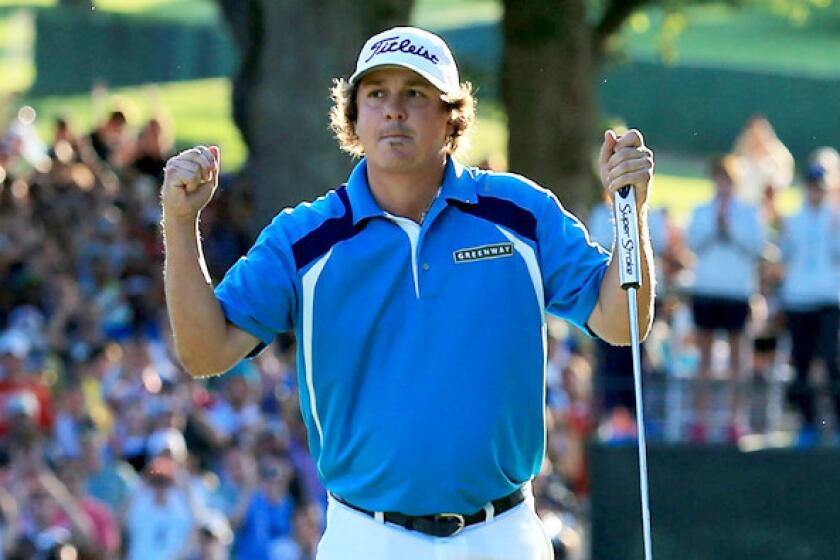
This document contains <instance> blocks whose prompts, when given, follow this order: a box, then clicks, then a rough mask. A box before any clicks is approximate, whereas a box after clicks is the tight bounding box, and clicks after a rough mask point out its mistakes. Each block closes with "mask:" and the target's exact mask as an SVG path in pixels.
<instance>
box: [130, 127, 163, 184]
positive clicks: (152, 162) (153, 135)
mask: <svg viewBox="0 0 840 560" xmlns="http://www.w3.org/2000/svg"><path fill="white" fill-rule="evenodd" d="M167 136H168V135H167V134H166V132H165V131H164V128H163V124H162V123H161V121H160V119H155V118H153V119H149V120H148V121H147V122H146V125H145V126H144V127H143V130H141V131H140V135H139V136H138V138H137V145H136V146H135V153H134V161H132V162H131V165H130V167H131V170H132V171H134V172H136V173H137V174H139V175H145V176H147V177H151V178H152V179H154V181H155V183H156V184H160V183H162V182H163V166H164V165H166V160H167V158H168V157H169V155H170V154H169V150H170V148H171V140H169V139H168V138H167Z"/></svg>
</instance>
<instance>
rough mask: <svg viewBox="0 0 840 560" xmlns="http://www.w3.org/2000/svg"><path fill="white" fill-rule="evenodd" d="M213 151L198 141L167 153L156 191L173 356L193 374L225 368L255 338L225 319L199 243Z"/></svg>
mask: <svg viewBox="0 0 840 560" xmlns="http://www.w3.org/2000/svg"><path fill="white" fill-rule="evenodd" d="M219 155H220V154H219V149H218V148H217V147H215V146H213V147H210V148H206V147H204V146H198V147H196V148H192V149H190V150H187V151H185V152H182V153H181V154H179V155H177V156H175V157H173V158H171V159H170V160H169V161H168V162H167V163H166V168H165V176H164V180H163V187H162V194H161V198H162V205H163V237H164V246H165V250H166V259H165V264H164V285H165V289H166V308H167V311H168V312H169V320H170V322H171V323H172V332H173V335H174V338H175V349H176V352H177V354H178V358H179V359H180V361H181V363H182V365H183V366H184V368H185V369H186V370H187V371H188V372H189V373H190V374H191V375H193V376H198V377H200V376H206V375H213V374H217V373H222V372H224V371H227V370H228V369H230V368H231V367H232V366H233V365H235V364H236V363H237V362H238V361H239V360H241V359H242V358H244V357H245V356H246V355H247V354H248V352H250V351H251V350H252V349H253V348H254V347H255V346H257V344H258V343H259V340H257V338H256V337H254V336H253V335H251V334H249V333H247V332H245V331H244V330H242V329H240V328H238V327H236V326H234V325H232V324H230V323H228V322H227V320H226V319H225V315H224V313H223V312H222V307H221V305H220V304H219V301H218V300H217V299H216V295H215V294H214V292H213V286H212V284H211V281H210V275H209V273H208V272H207V266H206V264H205V262H204V255H203V252H202V248H201V240H200V236H199V233H198V218H199V214H200V213H201V210H202V208H204V207H205V206H206V205H207V203H208V202H210V199H211V198H212V197H213V193H214V192H215V190H216V187H217V185H218V179H219Z"/></svg>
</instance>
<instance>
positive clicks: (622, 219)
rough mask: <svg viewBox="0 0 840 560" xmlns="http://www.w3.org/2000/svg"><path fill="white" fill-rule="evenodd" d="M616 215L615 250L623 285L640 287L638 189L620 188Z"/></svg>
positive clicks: (615, 208) (617, 195) (614, 204)
mask: <svg viewBox="0 0 840 560" xmlns="http://www.w3.org/2000/svg"><path fill="white" fill-rule="evenodd" d="M613 215H614V217H615V252H614V253H613V258H617V259H619V268H618V270H619V280H620V282H621V287H622V288H624V289H625V290H626V289H627V288H638V287H639V286H641V285H642V276H641V272H640V271H639V218H638V216H637V215H636V191H635V190H633V187H631V186H629V185H628V186H626V187H621V188H620V189H618V192H616V193H615V196H614V197H613Z"/></svg>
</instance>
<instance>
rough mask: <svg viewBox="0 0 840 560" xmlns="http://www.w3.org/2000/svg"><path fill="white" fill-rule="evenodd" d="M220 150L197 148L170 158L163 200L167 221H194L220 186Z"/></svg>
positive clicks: (164, 178) (163, 188)
mask: <svg viewBox="0 0 840 560" xmlns="http://www.w3.org/2000/svg"><path fill="white" fill-rule="evenodd" d="M220 155H221V154H220V152H219V148H218V147H217V146H210V147H209V148H208V147H207V146H196V147H195V148H191V149H189V150H186V151H184V152H181V153H180V154H178V155H177V156H174V157H171V158H169V160H168V161H167V162H166V166H165V167H164V177H163V187H162V193H161V199H162V204H163V215H164V217H165V219H175V220H179V221H180V220H184V221H195V219H196V218H197V217H198V214H199V212H201V209H202V208H204V207H205V206H207V203H208V202H210V199H211V198H213V193H214V192H215V191H216V187H217V186H218V184H219V161H220Z"/></svg>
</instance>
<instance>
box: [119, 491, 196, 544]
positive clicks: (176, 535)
mask: <svg viewBox="0 0 840 560" xmlns="http://www.w3.org/2000/svg"><path fill="white" fill-rule="evenodd" d="M192 527H193V516H192V513H191V511H190V507H189V503H188V501H187V498H186V496H185V495H184V493H183V492H182V491H181V490H180V489H178V488H176V487H171V488H169V489H168V490H167V494H166V503H165V504H158V503H155V494H154V490H152V489H151V488H149V487H148V486H146V485H145V484H144V485H142V486H140V487H139V488H138V489H137V492H136V493H135V494H134V496H133V497H132V499H131V504H130V505H129V508H128V512H127V515H126V528H127V530H128V536H129V548H128V554H127V555H126V558H127V560H148V559H149V558H155V559H157V560H169V559H173V560H174V559H175V558H177V557H178V556H177V555H178V554H180V553H181V552H182V551H183V550H184V546H185V543H186V542H187V540H188V539H189V538H190V532H191V531H192Z"/></svg>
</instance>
